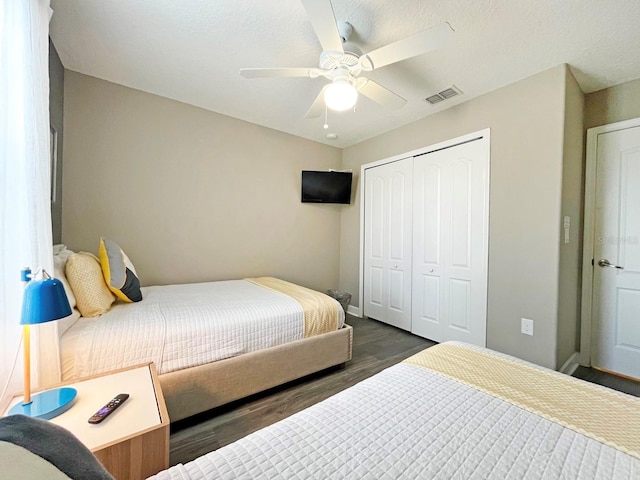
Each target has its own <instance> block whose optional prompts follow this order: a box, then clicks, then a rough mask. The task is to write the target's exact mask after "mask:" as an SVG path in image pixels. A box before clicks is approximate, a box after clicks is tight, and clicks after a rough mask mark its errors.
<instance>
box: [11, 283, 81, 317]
mask: <svg viewBox="0 0 640 480" xmlns="http://www.w3.org/2000/svg"><path fill="white" fill-rule="evenodd" d="M69 315H71V306H70V305H69V300H68V299H67V294H66V293H65V291H64V286H63V285H62V282H61V281H60V280H57V279H55V278H47V279H46V280H33V281H31V282H29V283H28V284H27V286H26V287H25V289H24V297H23V299H22V317H21V319H20V324H21V325H34V324H37V323H46V322H51V321H53V320H58V319H60V318H64V317H68V316H69Z"/></svg>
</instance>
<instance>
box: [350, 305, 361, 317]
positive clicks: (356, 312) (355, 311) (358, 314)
mask: <svg viewBox="0 0 640 480" xmlns="http://www.w3.org/2000/svg"><path fill="white" fill-rule="evenodd" d="M347 313H348V314H349V315H353V316H354V317H359V318H362V309H361V308H360V307H354V306H353V305H349V307H347Z"/></svg>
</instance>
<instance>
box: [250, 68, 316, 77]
mask: <svg viewBox="0 0 640 480" xmlns="http://www.w3.org/2000/svg"><path fill="white" fill-rule="evenodd" d="M316 71H321V70H319V69H318V68H241V69H240V75H242V76H243V77H245V78H279V77H307V78H315V77H317V76H318V75H319V74H318V73H317V72H316Z"/></svg>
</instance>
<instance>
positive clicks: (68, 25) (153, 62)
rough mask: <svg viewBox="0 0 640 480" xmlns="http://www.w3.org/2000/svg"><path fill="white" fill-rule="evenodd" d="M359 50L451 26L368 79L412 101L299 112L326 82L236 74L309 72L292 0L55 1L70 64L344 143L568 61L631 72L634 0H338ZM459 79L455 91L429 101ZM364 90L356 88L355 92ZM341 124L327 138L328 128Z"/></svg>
mask: <svg viewBox="0 0 640 480" xmlns="http://www.w3.org/2000/svg"><path fill="white" fill-rule="evenodd" d="M332 3H333V8H334V11H335V15H336V18H337V19H342V20H346V21H348V22H350V23H351V24H352V25H353V27H354V29H355V32H354V35H353V36H352V39H351V40H352V41H353V42H354V43H356V44H357V45H359V46H360V47H361V49H362V51H363V52H365V53H366V52H367V51H371V50H373V49H375V48H378V47H380V46H382V45H386V44H388V43H391V42H393V41H396V40H400V39H402V38H404V37H406V36H409V35H411V34H413V33H416V32H419V31H421V30H424V29H426V28H428V27H431V26H434V25H436V24H439V23H442V22H445V21H448V22H449V23H450V24H451V26H452V27H453V29H454V30H455V34H454V35H453V40H452V41H451V42H450V43H449V44H448V45H447V46H446V47H445V48H444V49H441V50H439V51H436V52H431V53H426V54H424V55H421V56H419V57H415V58H413V59H409V60H405V61H403V62H399V63H396V64H393V65H389V66H387V67H383V68H381V69H379V70H375V71H373V72H371V73H368V74H366V76H368V77H370V78H372V79H373V80H375V81H377V82H378V83H380V84H382V85H384V86H385V87H387V88H389V89H391V90H393V91H394V92H396V93H398V94H399V95H401V96H402V97H404V98H406V99H407V100H408V102H407V104H406V105H405V106H404V107H403V108H401V109H399V110H385V109H384V108H382V107H380V106H378V105H377V104H375V103H373V102H371V101H370V100H369V99H367V98H363V99H362V100H359V101H358V108H357V111H356V112H351V111H350V112H343V113H332V112H331V111H330V112H329V125H330V128H329V130H324V129H323V128H322V124H323V123H324V119H323V118H317V119H305V118H304V115H305V113H306V111H307V110H308V108H309V106H310V105H311V103H312V102H313V100H314V99H315V97H316V95H317V94H318V92H319V91H320V89H321V88H322V86H323V85H324V83H325V82H326V80H325V79H323V78H316V79H306V78H268V79H245V78H242V77H241V76H240V75H239V73H238V70H239V69H240V68H243V67H316V66H317V65H318V57H319V54H320V52H321V50H322V49H321V47H320V43H319V42H318V40H317V38H316V37H315V34H314V32H313V29H312V27H311V23H310V22H309V20H308V19H307V17H306V15H305V11H304V8H303V6H302V4H301V3H300V1H299V0H179V1H176V0H52V7H53V9H54V15H53V19H52V22H51V37H52V39H53V43H54V45H55V47H56V49H57V50H58V53H59V54H60V57H61V59H62V63H63V64H64V66H65V68H67V69H69V70H74V71H77V72H81V73H84V74H87V75H91V76H94V77H98V78H102V79H104V80H108V81H111V82H115V83H118V84H121V85H126V86H128V87H132V88H136V89H139V90H143V91H145V92H150V93H154V94H157V95H161V96H163V97H168V98H172V99H175V100H179V101H181V102H185V103H188V104H192V105H196V106H199V107H202V108H206V109H208V110H212V111H215V112H219V113H222V114H225V115H230V116H232V117H236V118H240V119H243V120H247V121H249V122H253V123H257V124H259V125H264V126H266V127H270V128H274V129H277V130H280V131H283V132H288V133H291V134H293V135H298V136H301V137H304V138H309V139H312V140H316V141H318V142H322V143H326V144H329V145H335V146H338V147H346V146H349V145H353V144H355V143H358V142H361V141H363V140H365V139H367V138H370V137H373V136H376V135H379V134H381V133H383V132H386V131H389V130H391V129H394V128H396V127H399V126H401V125H404V124H406V123H410V122H412V121H414V120H417V119H419V118H422V117H425V116H427V115H431V114H433V113H436V112H438V111H440V110H443V109H445V108H449V107H451V106H453V105H456V104H458V103H461V102H464V101H467V100H469V99H471V98H474V97H476V96H478V95H482V94H484V93H486V92H489V91H492V90H495V89H497V88H500V87H502V86H504V85H507V84H510V83H513V82H515V81H517V80H520V79H522V78H526V77H528V76H530V75H533V74H535V73H537V72H540V71H543V70H546V69H548V68H551V67H553V66H556V65H558V64H561V63H568V64H569V65H570V66H571V70H572V71H573V74H574V75H575V77H576V79H577V80H578V82H579V84H580V86H581V87H582V89H583V90H584V92H585V93H589V92H593V91H596V90H600V89H603V88H606V87H610V86H613V85H617V84H620V83H623V82H626V81H629V80H633V79H636V78H638V77H640V28H639V25H640V23H639V21H640V1H638V0H439V1H438V0H333V1H332ZM451 84H455V85H456V86H457V87H458V88H460V89H461V90H462V91H463V92H464V94H463V95H462V96H460V97H455V98H453V99H451V100H448V101H446V102H443V103H441V104H438V105H437V106H431V105H429V104H428V103H426V102H425V101H424V98H425V97H427V96H429V95H431V94H433V93H436V92H438V91H441V90H443V89H444V88H446V87H448V86H450V85H451ZM361 98H362V97H361ZM328 132H330V133H336V134H337V135H338V138H337V139H336V140H328V139H327V138H326V137H325V135H326V134H327V133H328Z"/></svg>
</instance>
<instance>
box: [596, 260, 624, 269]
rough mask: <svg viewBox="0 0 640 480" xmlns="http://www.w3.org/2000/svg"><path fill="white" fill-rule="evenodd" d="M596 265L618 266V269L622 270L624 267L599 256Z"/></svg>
mask: <svg viewBox="0 0 640 480" xmlns="http://www.w3.org/2000/svg"><path fill="white" fill-rule="evenodd" d="M598 265H599V266H600V267H611V268H618V269H620V270H624V267H621V266H620V265H614V264H613V263H610V262H609V260H607V259H606V258H601V259H600V260H598Z"/></svg>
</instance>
